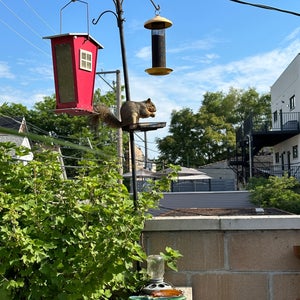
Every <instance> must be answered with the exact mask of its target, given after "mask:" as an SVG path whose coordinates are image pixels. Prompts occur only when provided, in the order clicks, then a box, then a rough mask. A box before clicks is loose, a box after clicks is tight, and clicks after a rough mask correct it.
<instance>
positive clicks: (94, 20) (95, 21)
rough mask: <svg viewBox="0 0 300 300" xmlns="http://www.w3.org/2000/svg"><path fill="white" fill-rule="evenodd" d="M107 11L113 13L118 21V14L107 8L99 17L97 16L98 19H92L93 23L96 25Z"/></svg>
mask: <svg viewBox="0 0 300 300" xmlns="http://www.w3.org/2000/svg"><path fill="white" fill-rule="evenodd" d="M106 13H112V14H113V15H114V16H115V17H116V19H117V21H118V20H119V19H118V16H117V14H116V13H115V12H114V11H113V10H106V11H104V12H102V13H101V14H100V15H99V17H98V18H97V20H96V19H95V18H94V19H93V20H92V23H93V24H94V25H96V24H97V23H98V22H99V20H100V19H101V17H102V16H103V15H104V14H106Z"/></svg>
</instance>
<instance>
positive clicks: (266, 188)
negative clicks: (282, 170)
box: [248, 174, 300, 214]
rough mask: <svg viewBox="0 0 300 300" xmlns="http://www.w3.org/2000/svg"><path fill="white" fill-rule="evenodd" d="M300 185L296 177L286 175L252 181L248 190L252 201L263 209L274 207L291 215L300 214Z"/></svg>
mask: <svg viewBox="0 0 300 300" xmlns="http://www.w3.org/2000/svg"><path fill="white" fill-rule="evenodd" d="M299 187H300V184H299V182H298V180H297V179H296V178H295V177H292V176H291V177H289V176H288V175H287V174H285V175H284V176H282V177H275V176H271V177H269V178H268V179H257V178H253V179H251V181H250V183H249V185H248V189H249V191H250V192H251V200H252V202H253V203H254V204H256V205H258V206H261V207H274V208H278V209H282V210H285V211H288V212H291V213H295V214H300V194H299V192H298V191H299Z"/></svg>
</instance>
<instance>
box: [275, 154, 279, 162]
mask: <svg viewBox="0 0 300 300" xmlns="http://www.w3.org/2000/svg"><path fill="white" fill-rule="evenodd" d="M275 163H277V164H278V163H279V152H276V153H275Z"/></svg>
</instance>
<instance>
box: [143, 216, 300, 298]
mask: <svg viewBox="0 0 300 300" xmlns="http://www.w3.org/2000/svg"><path fill="white" fill-rule="evenodd" d="M143 243H144V247H145V249H146V251H147V253H148V254H158V253H159V252H161V251H164V249H165V247H166V246H170V247H172V248H174V249H177V250H179V251H180V252H181V254H183V258H181V259H180V260H179V262H178V269H179V270H178V272H173V271H170V270H167V271H166V274H165V280H166V281H168V282H171V283H172V284H174V285H175V286H187V287H192V291H193V299H194V300H241V299H243V300H248V299H249V300H253V299H259V300H264V299H266V300H290V299H297V298H300V259H298V258H297V257H296V256H295V255H294V253H293V246H294V245H300V216H298V215H288V216H251V217H248V216H240V217H199V216H197V217H156V218H153V219H152V220H149V221H147V223H146V225H145V230H144V234H143Z"/></svg>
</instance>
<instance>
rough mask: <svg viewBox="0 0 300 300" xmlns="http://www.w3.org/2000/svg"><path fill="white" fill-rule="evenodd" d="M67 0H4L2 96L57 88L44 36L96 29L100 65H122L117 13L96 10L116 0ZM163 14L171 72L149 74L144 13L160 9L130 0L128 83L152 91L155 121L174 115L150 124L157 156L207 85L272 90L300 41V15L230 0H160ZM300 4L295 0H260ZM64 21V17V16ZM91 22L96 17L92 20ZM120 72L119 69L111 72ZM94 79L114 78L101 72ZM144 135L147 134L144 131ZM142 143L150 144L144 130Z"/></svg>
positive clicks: (134, 94)
mask: <svg viewBox="0 0 300 300" xmlns="http://www.w3.org/2000/svg"><path fill="white" fill-rule="evenodd" d="M68 2H69V1H61V0H51V1H50V0H43V1H38V0H14V1H8V0H0V36H1V38H2V42H1V47H0V54H1V56H0V105H1V104H2V103H4V102H14V103H21V104H23V105H26V106H27V107H29V108H30V107H31V106H32V105H33V104H34V103H35V102H37V101H41V100H42V99H43V97H44V96H50V95H52V94H53V93H54V82H53V71H52V58H51V49H50V41H49V40H45V39H43V37H45V36H49V35H55V34H59V33H60V27H61V28H62V33H67V32H87V30H88V27H89V32H90V34H91V35H92V36H93V38H94V39H96V40H97V41H98V42H99V43H101V44H102V45H103V46H104V49H103V50H100V51H99V53H98V64H97V70H98V71H111V70H117V69H120V70H122V64H121V55H120V43H119V35H118V28H117V26H116V19H115V17H114V16H113V15H112V14H105V15H104V16H103V17H102V18H101V20H100V21H99V23H98V24H97V25H96V26H95V25H93V24H92V22H91V21H92V19H93V18H97V17H98V15H99V14H100V13H101V12H103V11H105V10H114V4H113V0H86V2H88V11H89V18H87V11H86V8H87V6H86V5H85V4H83V3H80V2H78V1H77V2H72V3H71V4H70V5H69V6H68V7H67V8H65V9H64V10H63V12H62V19H60V9H61V8H62V7H63V6H64V5H65V4H67V3H68ZM154 3H156V4H158V5H159V6H160V8H161V9H160V15H161V16H163V17H166V18H168V19H170V20H171V21H172V22H173V26H172V27H171V28H169V29H167V30H166V48H167V56H166V59H167V67H169V68H172V69H173V70H174V71H173V72H172V73H171V74H170V75H168V76H161V77H157V76H150V75H148V74H147V73H146V72H145V71H144V70H145V69H147V68H149V67H151V66H152V62H151V52H150V48H151V36H150V31H149V30H146V29H144V27H143V25H144V22H145V21H147V20H149V19H151V18H152V17H154V15H155V10H154V7H153V5H152V4H151V1H150V0H124V1H123V9H124V17H125V19H126V22H125V23H124V33H125V42H126V53H127V63H128V71H129V83H130V92H131V98H132V100H136V101H139V100H143V99H146V98H148V97H150V98H152V100H153V101H154V102H155V103H156V106H157V110H158V113H157V116H156V118H155V119H151V120H150V121H157V122H167V127H166V128H165V129H160V130H158V131H154V132H149V133H148V138H147V139H148V148H149V150H148V154H149V157H151V158H154V157H156V156H157V152H155V151H156V149H155V143H154V141H155V138H156V137H160V138H162V137H164V136H165V135H166V134H167V131H168V123H169V121H170V114H171V112H172V110H174V109H175V110H179V109H182V108H184V107H189V108H191V109H193V110H194V111H195V112H196V111H197V110H198V109H199V108H200V106H201V101H202V96H203V94H204V93H205V92H207V91H209V92H214V91H224V92H227V91H228V89H229V88H230V87H234V88H239V89H248V88H249V87H255V88H256V89H257V90H258V91H259V92H261V93H264V92H269V91H270V86H271V85H272V84H273V83H274V82H275V80H276V79H277V78H278V76H279V75H280V74H281V73H282V72H283V71H284V69H285V68H286V67H287V65H288V64H289V63H290V62H291V61H292V60H293V58H294V57H295V56H296V55H297V53H298V52H299V50H300V18H299V17H297V16H293V15H289V14H284V13H280V12H276V11H270V10H264V9H260V8H256V7H251V6H247V5H242V4H238V3H235V2H232V1H229V0H207V1H199V0H189V1H179V0H172V1H171V0H157V1H154ZM252 3H260V4H264V5H270V6H275V7H279V8H282V9H286V10H292V11H296V12H300V5H299V2H298V1H295V0H277V1H271V0H262V1H258V0H255V1H254V2H252ZM61 21H62V22H61ZM87 23H88V24H89V26H88V25H87ZM105 78H106V80H108V81H112V80H114V79H115V78H114V76H113V75H109V76H107V77H105ZM96 87H97V88H100V89H101V90H102V91H103V92H105V91H107V90H109V87H108V86H107V85H106V84H105V83H104V81H102V80H101V79H100V78H97V79H96ZM141 137H143V136H142V135H141ZM136 142H137V144H138V145H140V146H141V147H143V143H142V141H141V140H140V139H136Z"/></svg>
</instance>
